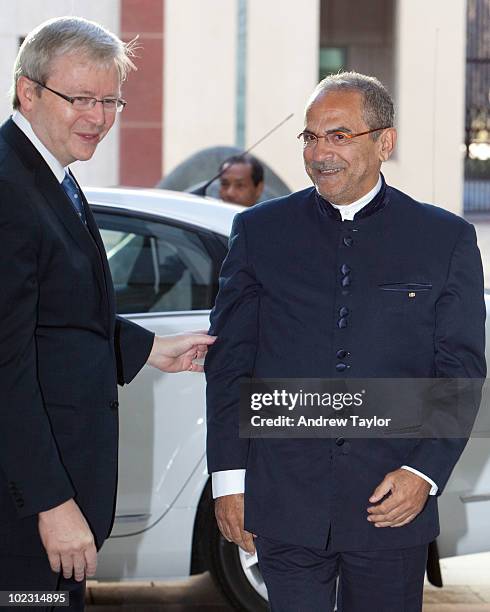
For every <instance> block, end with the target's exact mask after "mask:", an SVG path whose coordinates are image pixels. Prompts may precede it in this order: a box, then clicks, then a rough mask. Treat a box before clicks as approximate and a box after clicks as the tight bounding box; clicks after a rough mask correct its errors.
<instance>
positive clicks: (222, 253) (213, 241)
mask: <svg viewBox="0 0 490 612" xmlns="http://www.w3.org/2000/svg"><path fill="white" fill-rule="evenodd" d="M89 206H90V209H91V211H92V213H93V215H94V218H95V222H96V224H97V227H98V228H99V224H98V222H97V214H98V213H101V214H109V215H114V216H119V217H130V218H133V219H139V220H141V221H149V222H152V223H162V224H165V225H169V226H172V227H175V228H177V229H181V230H184V231H187V232H191V233H194V234H196V235H197V238H198V239H199V240H200V241H201V243H202V245H203V248H204V250H205V251H206V253H207V254H208V256H209V258H210V261H211V275H212V285H213V287H214V288H215V291H214V294H215V298H216V293H217V289H218V281H219V272H220V269H221V264H222V263H223V259H224V258H225V257H226V253H227V248H226V247H225V243H226V244H227V242H228V236H226V235H224V234H219V233H217V232H213V231H212V230H210V229H207V228H205V227H201V226H199V225H195V224H193V223H188V222H185V221H179V220H176V219H172V218H171V217H168V216H165V215H160V214H155V213H148V212H142V211H135V210H132V209H130V208H124V207H119V206H111V205H110V204H108V205H107V204H92V203H90V202H89ZM102 229H103V228H102ZM99 230H100V228H99ZM104 252H105V249H104ZM211 308H212V307H211ZM211 308H205V309H200V310H172V311H166V310H163V311H156V312H131V313H124V314H119V313H118V312H117V308H116V314H118V316H122V317H125V318H127V319H133V318H138V319H154V318H157V317H175V316H183V315H187V316H190V315H202V314H209V313H210V312H211Z"/></svg>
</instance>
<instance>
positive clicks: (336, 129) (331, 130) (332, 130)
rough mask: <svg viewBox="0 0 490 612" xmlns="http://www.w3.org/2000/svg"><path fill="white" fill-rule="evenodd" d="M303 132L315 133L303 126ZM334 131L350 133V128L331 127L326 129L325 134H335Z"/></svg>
mask: <svg viewBox="0 0 490 612" xmlns="http://www.w3.org/2000/svg"><path fill="white" fill-rule="evenodd" d="M303 132H306V133H307V134H315V132H313V131H312V130H309V129H308V128H305V129H304V130H303ZM335 132H346V133H348V134H352V130H351V129H350V128H348V127H345V126H340V127H335V128H331V129H330V130H326V131H325V134H335Z"/></svg>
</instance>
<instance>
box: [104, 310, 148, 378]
mask: <svg viewBox="0 0 490 612" xmlns="http://www.w3.org/2000/svg"><path fill="white" fill-rule="evenodd" d="M154 338H155V334H154V333H153V332H150V331H148V330H147V329H145V328H144V327H141V325H136V323H132V322H131V321H128V320H127V319H125V318H124V317H120V316H117V317H116V329H115V332H114V350H115V352H116V364H117V382H118V383H119V384H120V385H124V384H127V383H130V382H131V381H132V380H133V378H134V377H135V376H136V374H138V372H139V371H140V370H141V368H142V367H143V366H144V365H145V363H146V362H147V361H148V357H149V355H150V353H151V349H152V346H153V339H154Z"/></svg>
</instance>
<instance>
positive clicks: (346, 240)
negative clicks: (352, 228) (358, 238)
mask: <svg viewBox="0 0 490 612" xmlns="http://www.w3.org/2000/svg"><path fill="white" fill-rule="evenodd" d="M342 242H343V243H344V244H345V246H346V247H351V246H352V245H353V244H354V238H352V236H344V239H343V241H342Z"/></svg>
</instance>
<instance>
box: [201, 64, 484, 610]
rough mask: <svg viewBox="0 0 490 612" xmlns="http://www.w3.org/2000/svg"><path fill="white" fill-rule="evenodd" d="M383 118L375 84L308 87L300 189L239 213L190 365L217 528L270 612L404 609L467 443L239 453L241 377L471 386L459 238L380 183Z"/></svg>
mask: <svg viewBox="0 0 490 612" xmlns="http://www.w3.org/2000/svg"><path fill="white" fill-rule="evenodd" d="M393 115H394V111H393V102H392V100H391V98H390V96H389V94H388V93H387V91H386V89H385V88H384V86H383V85H382V84H381V83H380V82H379V81H378V80H377V79H375V78H372V77H368V76H365V75H361V74H357V73H352V72H351V73H343V74H338V75H333V76H329V77H327V78H326V79H324V80H323V81H322V82H321V83H320V84H319V85H318V86H317V88H316V89H315V91H314V92H313V94H312V96H311V97H310V99H309V101H308V103H307V107H306V112H305V127H304V131H303V132H302V133H301V134H300V136H299V138H300V139H301V140H302V143H303V156H304V162H305V167H306V171H307V173H308V175H309V176H310V178H311V180H312V182H313V184H314V188H308V189H304V190H302V191H299V192H297V193H293V194H292V195H289V196H287V197H283V198H279V199H276V200H272V201H269V202H265V203H263V204H259V205H257V206H255V207H253V208H251V209H249V210H246V211H244V212H243V213H240V214H239V215H237V217H236V219H235V222H234V225H233V229H232V233H231V238H230V250H229V253H228V256H227V258H226V260H225V263H224V265H223V269H222V272H221V280H220V291H219V294H218V297H217V300H216V305H215V308H214V310H213V312H212V316H211V333H213V334H216V335H217V336H218V341H217V342H216V343H215V344H214V345H213V347H212V348H211V349H210V351H209V355H208V359H207V365H206V373H207V380H208V391H207V398H208V466H209V471H210V472H211V473H212V475H213V476H212V477H213V496H214V498H215V499H216V508H215V509H216V517H217V520H218V524H219V527H220V529H221V532H222V533H223V535H224V536H225V537H226V538H227V539H228V540H230V541H233V542H236V543H237V544H239V545H240V546H241V547H242V548H244V549H245V550H247V551H249V552H253V551H254V549H255V546H256V547H257V554H258V560H259V566H260V570H261V572H262V574H263V576H264V579H265V583H266V586H267V590H268V594H269V600H270V603H271V606H272V610H277V611H279V612H289V611H291V612H293V611H294V612H297V611H299V610H301V611H302V612H305V611H308V612H310V611H311V612H318V611H319V610H333V606H334V601H335V584H336V579H337V577H340V580H339V591H338V605H339V610H343V611H344V612H361V611H362V612H366V610H373V611H374V610H375V611H376V612H393V611H394V610H404V611H405V612H419V611H420V610H421V607H422V591H423V579H424V570H425V565H426V559H427V547H428V543H429V542H431V541H432V540H433V539H434V538H436V536H437V535H438V532H439V524H438V513H437V496H438V495H439V494H440V493H441V492H442V490H443V489H444V486H445V484H446V482H447V480H448V478H449V476H450V474H451V471H452V469H453V468H454V465H455V464H456V462H457V460H458V458H459V456H460V454H461V452H462V450H463V448H464V445H465V440H464V439H461V438H458V439H456V438H452V439H449V438H447V439H443V438H438V439H433V438H426V439H414V438H404V439H401V438H399V439H381V438H377V439H376V438H364V439H360V438H357V439H349V440H346V439H344V438H337V439H319V438H311V439H284V438H283V439H278V438H275V439H271V438H254V439H245V438H239V434H238V412H239V395H240V392H239V388H240V385H239V381H240V379H241V378H259V379H263V378H335V377H337V378H338V377H343V378H346V379H349V378H354V379H355V378H408V379H411V378H414V379H415V378H484V377H485V375H486V366H485V360H484V343H485V340H484V321H485V308H484V301H483V278H482V267H481V260H480V254H479V251H478V247H477V245H476V236H475V230H474V228H473V226H472V225H470V224H469V223H467V222H466V221H464V220H463V219H461V218H459V217H457V216H456V215H453V214H451V213H449V212H447V211H445V210H443V209H441V208H437V207H435V206H430V205H427V204H421V203H419V202H416V201H414V200H413V199H412V198H410V197H409V196H408V195H406V194H404V193H402V192H401V191H398V190H397V189H395V188H393V187H390V186H389V185H387V184H386V182H385V180H384V178H383V176H382V174H381V173H380V168H381V164H382V162H384V161H387V160H388V159H389V157H390V155H391V154H392V152H393V149H394V146H395V141H396V130H395V129H394V127H393ZM387 289H389V290H387ZM252 534H253V535H252ZM253 536H256V537H255V538H254V537H253ZM367 597H369V604H366V598H367Z"/></svg>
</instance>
